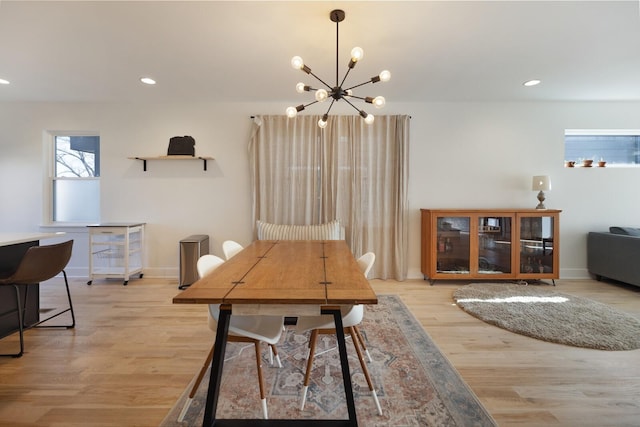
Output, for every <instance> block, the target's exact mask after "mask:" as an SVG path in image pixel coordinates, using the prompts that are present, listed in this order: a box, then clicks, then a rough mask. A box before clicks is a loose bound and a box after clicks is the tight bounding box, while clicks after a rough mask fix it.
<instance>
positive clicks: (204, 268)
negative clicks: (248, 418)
mask: <svg viewBox="0 0 640 427" xmlns="http://www.w3.org/2000/svg"><path fill="white" fill-rule="evenodd" d="M224 262H225V261H224V260H223V259H222V258H220V257H217V256H215V255H210V254H207V255H203V256H201V257H200V258H199V259H198V262H197V264H196V268H197V270H198V275H199V276H200V277H201V278H202V277H204V276H206V275H207V274H209V273H211V272H212V271H214V270H215V269H216V268H218V267H219V266H221V265H222V264H224ZM208 312H209V328H210V329H211V330H212V331H214V332H215V331H216V330H217V326H218V318H219V316H220V304H210V305H209V310H208ZM283 325H284V317H283V316H233V315H232V316H231V318H230V321H229V334H228V336H227V342H247V343H252V344H253V345H254V348H255V353H256V367H257V371H258V384H259V386H260V401H261V404H262V414H263V416H264V418H265V419H268V418H269V414H268V411H267V398H266V391H265V387H264V378H263V375H262V363H261V362H262V356H261V352H260V343H261V342H265V343H267V344H269V349H270V352H269V357H270V362H271V364H272V365H273V360H274V357H275V360H276V362H277V364H278V367H279V368H282V363H281V362H280V357H279V356H278V351H277V350H276V347H275V344H276V343H277V342H278V341H279V340H280V337H281V335H282V331H283ZM213 350H214V347H213V346H212V347H211V350H210V351H209V354H208V355H207V359H206V360H205V362H204V364H203V366H202V368H201V369H200V372H199V373H198V377H197V378H196V381H195V383H194V385H193V387H192V389H191V392H190V393H189V396H188V398H187V401H186V402H185V405H184V407H183V408H182V411H181V412H180V415H179V416H178V421H179V422H182V420H183V419H184V416H185V415H186V413H187V410H188V409H189V406H190V405H191V402H192V401H193V397H194V396H195V394H196V391H197V390H198V387H199V386H200V383H201V382H202V378H203V377H204V374H205V372H206V371H207V369H208V368H209V366H210V365H211V361H212V359H213Z"/></svg>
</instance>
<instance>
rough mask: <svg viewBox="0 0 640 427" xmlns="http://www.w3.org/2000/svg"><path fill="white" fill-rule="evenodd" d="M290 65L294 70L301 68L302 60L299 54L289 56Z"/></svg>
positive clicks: (302, 65)
mask: <svg viewBox="0 0 640 427" xmlns="http://www.w3.org/2000/svg"><path fill="white" fill-rule="evenodd" d="M291 66H292V67H293V68H295V69H296V70H302V67H304V61H303V60H302V58H300V57H299V56H294V57H293V58H291Z"/></svg>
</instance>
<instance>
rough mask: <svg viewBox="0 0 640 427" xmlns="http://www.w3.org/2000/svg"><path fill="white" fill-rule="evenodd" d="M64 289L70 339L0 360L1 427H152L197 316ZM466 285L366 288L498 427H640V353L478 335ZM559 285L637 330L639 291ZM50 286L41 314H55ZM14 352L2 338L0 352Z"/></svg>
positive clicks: (158, 299)
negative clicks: (463, 304) (465, 299)
mask: <svg viewBox="0 0 640 427" xmlns="http://www.w3.org/2000/svg"><path fill="white" fill-rule="evenodd" d="M56 280H57V279H56ZM71 282H72V293H73V301H74V305H75V309H76V317H77V322H78V324H77V327H76V329H75V330H65V329H61V330H57V329H56V330H29V331H27V332H26V334H25V337H26V353H25V355H24V356H23V357H22V358H18V359H14V358H4V357H3V358H0V425H1V426H157V425H158V424H159V423H160V421H161V420H162V419H163V418H164V416H165V415H166V413H167V412H168V411H169V409H170V408H171V406H172V405H173V404H174V403H175V401H176V400H177V398H178V396H179V395H180V394H181V393H182V392H183V390H184V389H185V388H186V386H187V384H188V382H189V381H190V380H191V378H192V377H193V376H194V374H195V373H196V372H197V371H198V369H199V368H200V365H201V363H202V362H203V358H204V357H205V356H206V353H207V351H208V350H209V346H210V345H211V343H212V333H211V332H210V331H209V329H208V328H207V322H206V311H205V310H206V309H205V307H204V306H194V305H173V304H172V303H171V299H172V297H173V296H174V295H176V294H177V293H178V292H179V290H178V289H177V283H176V281H175V280H174V281H172V280H157V279H156V280H154V279H148V278H145V279H142V280H131V281H130V282H129V285H128V286H126V287H125V286H122V284H121V282H119V281H102V280H97V281H95V283H94V284H93V285H92V286H87V285H86V284H85V281H84V280H81V279H75V280H73V279H72V280H71ZM58 283H59V282H58ZM463 283H464V282H458V283H450V282H437V283H436V284H435V285H434V286H429V285H428V284H427V283H426V282H424V281H422V280H415V281H406V282H395V281H379V280H374V281H372V284H373V286H374V289H375V290H376V292H377V293H378V294H398V295H400V296H401V298H402V299H403V301H404V302H405V303H406V304H407V306H408V307H409V308H410V310H411V311H412V312H413V314H414V315H415V316H416V317H417V318H418V319H419V320H420V322H421V323H422V325H423V326H424V328H425V330H426V331H427V332H428V333H429V335H430V336H431V337H432V338H433V339H434V341H435V342H436V343H437V344H438V347H439V348H440V349H441V350H442V352H443V353H444V354H445V355H446V356H447V357H448V359H449V360H450V361H451V362H452V364H453V365H454V366H455V367H456V369H457V370H458V372H460V374H461V375H462V377H463V378H464V379H465V381H466V382H467V384H468V385H469V386H470V387H471V389H472V390H473V391H474V392H475V394H476V395H477V396H478V398H479V399H480V401H481V402H482V403H483V404H484V406H485V407H486V408H487V409H488V410H489V412H490V413H491V414H492V415H493V417H494V418H495V420H496V421H497V422H498V424H499V425H501V426H540V425H547V426H554V425H555V426H598V427H600V426H639V425H640V350H634V351H624V352H606V351H599V350H588V349H579V348H573V347H567V346H563V345H557V344H551V343H546V342H543V341H538V340H535V339H532V338H527V337H523V336H520V335H517V334H513V333H511V332H508V331H504V330H502V329H499V328H497V327H494V326H491V325H488V324H485V323H483V322H481V321H479V320H477V319H475V318H474V317H472V316H470V315H468V314H466V313H464V312H463V311H462V310H460V309H459V308H457V307H456V306H454V305H453V304H452V298H451V294H452V292H453V291H454V290H455V289H456V288H457V287H458V286H460V285H461V284H463ZM556 283H557V284H558V286H557V288H556V290H557V291H559V292H566V293H570V294H575V295H579V296H584V297H589V298H592V299H595V300H598V301H601V302H604V303H607V304H611V305H613V306H615V307H617V308H618V309H620V310H622V311H626V312H629V313H632V314H634V315H635V316H637V317H639V318H640V289H638V288H633V287H629V286H624V285H619V284H613V283H606V282H602V283H600V282H596V281H591V280H576V281H568V280H559V281H557V282H556ZM51 285H53V283H47V284H45V285H43V291H42V298H41V301H42V304H41V306H42V308H48V307H52V306H55V304H56V303H57V302H56V298H55V297H54V296H53V295H52V292H51V289H52V288H54V286H51ZM16 344H17V334H14V335H12V336H10V337H6V338H4V339H2V340H0V352H4V351H11V350H12V349H13V348H15V345H16ZM10 346H14V347H11V348H9V347H10Z"/></svg>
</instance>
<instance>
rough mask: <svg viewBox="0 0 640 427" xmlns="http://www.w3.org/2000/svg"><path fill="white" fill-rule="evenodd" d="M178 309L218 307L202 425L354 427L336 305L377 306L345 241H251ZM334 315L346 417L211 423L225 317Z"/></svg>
mask: <svg viewBox="0 0 640 427" xmlns="http://www.w3.org/2000/svg"><path fill="white" fill-rule="evenodd" d="M173 302H174V303H176V304H222V305H221V306H220V317H219V319H218V326H217V331H216V338H215V344H214V346H215V349H214V354H213V361H212V364H211V376H210V381H209V389H208V391H207V402H206V407H205V414H204V420H203V425H204V426H224V427H238V426H293V425H298V426H302V425H304V426H334V427H335V426H357V425H358V422H357V417H356V409H355V402H354V397H353V389H352V385H351V375H350V372H349V363H348V360H347V350H346V345H345V336H344V329H343V326H342V316H341V314H340V306H341V305H354V304H377V303H378V298H377V296H376V294H375V292H374V291H373V289H372V288H371V285H370V284H369V282H368V280H367V279H366V278H365V277H364V275H363V274H362V271H361V270H360V269H359V268H358V265H357V262H356V260H355V258H354V256H353V254H352V253H351V250H350V249H349V247H348V246H347V243H346V242H345V241H344V240H277V241H270V240H257V241H254V242H253V243H252V244H251V245H249V246H247V247H246V248H245V249H243V250H242V251H241V252H240V253H238V254H237V255H235V256H234V257H233V258H231V259H230V260H228V261H226V262H225V263H224V264H222V265H221V266H220V267H218V268H217V269H216V270H214V271H213V272H212V273H211V274H208V275H207V276H205V277H203V278H200V279H199V280H197V281H196V282H195V283H193V284H192V285H191V286H190V287H189V288H187V289H186V290H184V291H182V292H181V293H180V294H178V295H177V296H176V297H174V299H173ZM319 314H329V315H333V318H334V321H335V325H336V335H337V341H338V350H339V353H340V362H341V369H342V377H343V382H344V389H345V397H346V405H347V412H348V415H349V418H348V419H346V420H309V419H296V420H282V419H268V420H264V419H258V420H246V419H216V407H217V403H218V396H219V391H220V379H221V376H222V369H223V362H224V352H225V346H226V341H227V335H228V330H229V320H230V316H231V315H282V316H287V317H299V316H317V315H319Z"/></svg>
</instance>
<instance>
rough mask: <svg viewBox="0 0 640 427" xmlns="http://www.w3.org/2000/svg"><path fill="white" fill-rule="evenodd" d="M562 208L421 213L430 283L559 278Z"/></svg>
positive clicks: (423, 255)
mask: <svg viewBox="0 0 640 427" xmlns="http://www.w3.org/2000/svg"><path fill="white" fill-rule="evenodd" d="M560 212H562V211H560V210H554V209H421V215H422V229H421V268H422V274H423V275H424V278H425V280H427V279H428V280H429V281H430V282H431V284H433V283H434V282H435V281H436V280H445V279H449V280H452V279H453V280H456V279H457V280H467V279H473V280H476V279H482V280H490V279H499V280H507V279H515V280H525V281H526V280H540V279H548V280H551V281H552V282H553V284H554V285H555V279H558V278H559V266H560V263H559V254H560V250H559V249H560V248H559V243H560Z"/></svg>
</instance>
